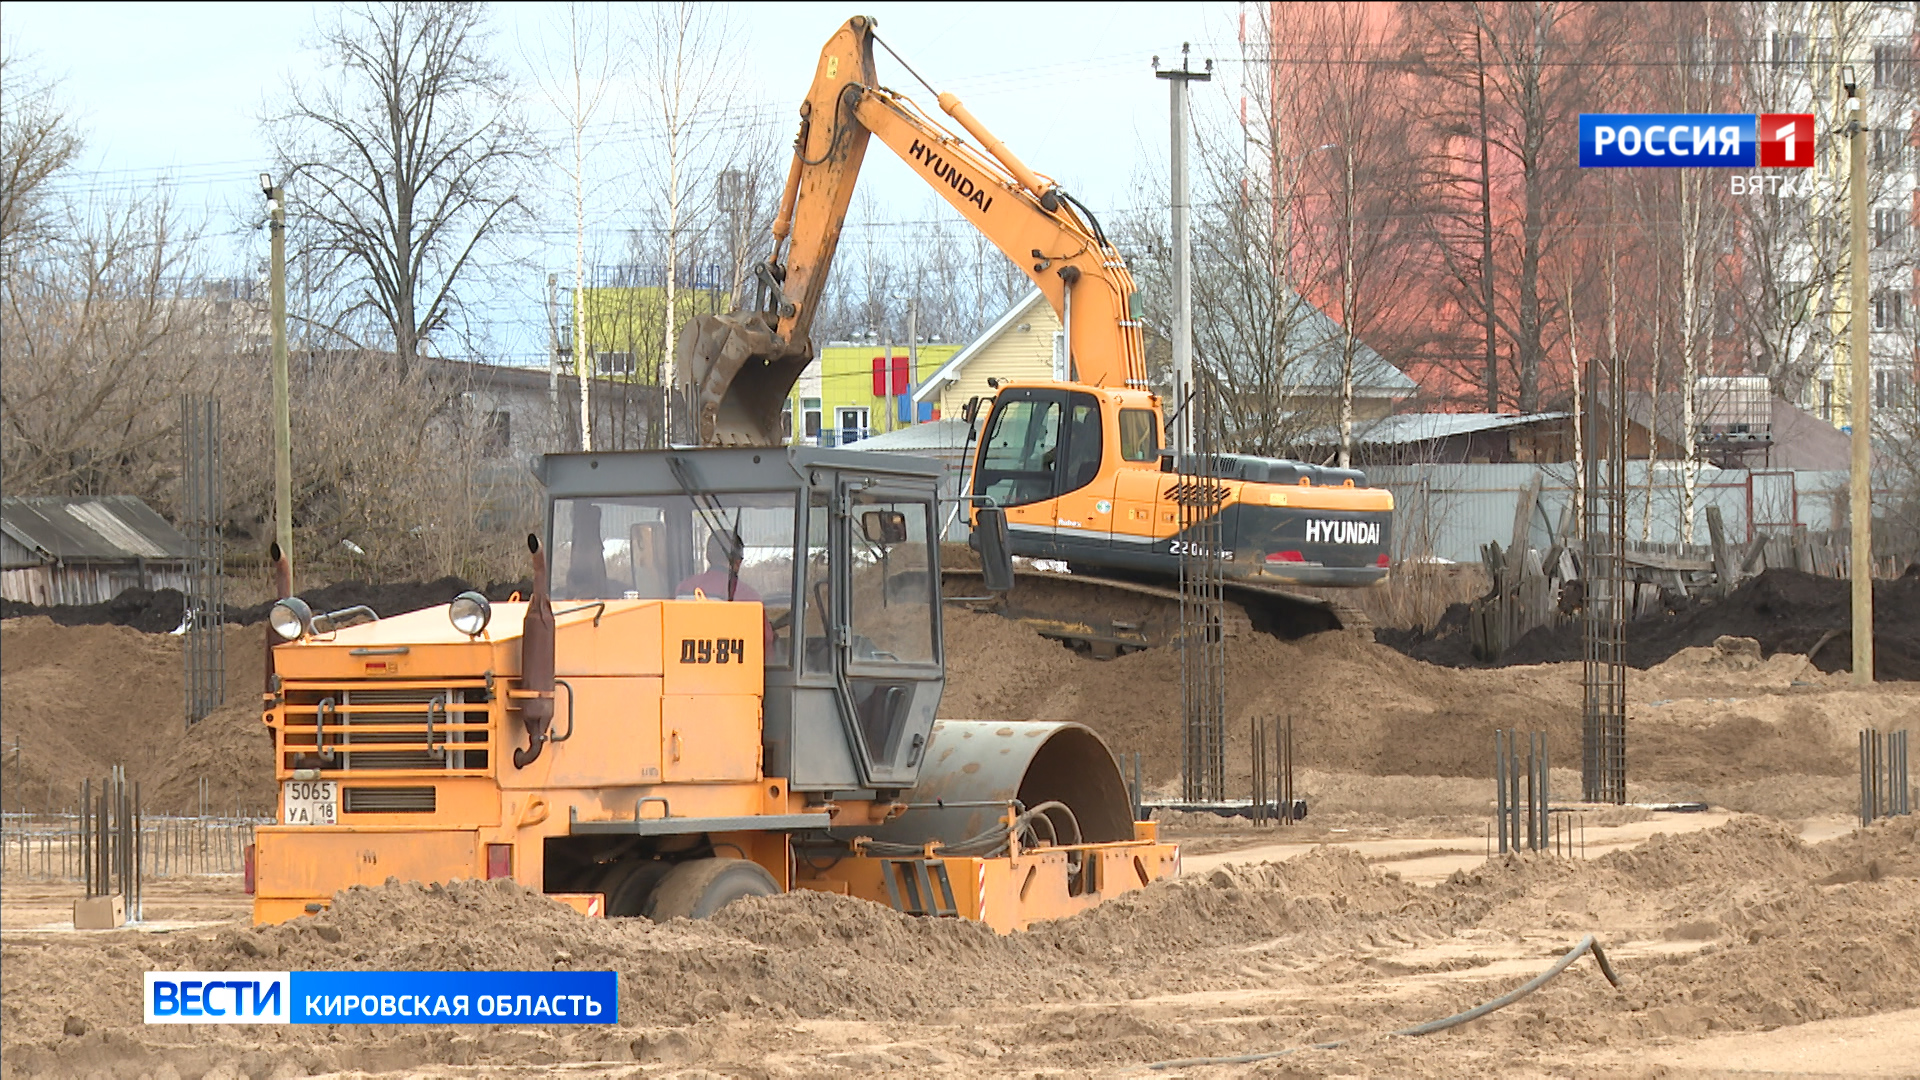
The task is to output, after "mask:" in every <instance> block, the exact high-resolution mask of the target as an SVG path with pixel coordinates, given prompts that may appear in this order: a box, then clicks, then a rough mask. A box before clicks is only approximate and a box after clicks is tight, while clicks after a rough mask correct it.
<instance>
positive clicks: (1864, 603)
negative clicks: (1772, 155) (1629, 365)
mask: <svg viewBox="0 0 1920 1080" xmlns="http://www.w3.org/2000/svg"><path fill="white" fill-rule="evenodd" d="M1841 83H1842V85H1844V86H1845V87H1846V91H1847V144H1848V145H1847V151H1848V160H1847V188H1848V196H1849V198H1848V201H1849V202H1850V203H1851V204H1852V211H1853V222H1852V229H1851V232H1852V238H1851V239H1852V248H1853V251H1852V259H1851V260H1850V262H1851V267H1850V269H1849V270H1848V275H1849V278H1850V280H1849V281H1848V285H1849V286H1850V288H1849V289H1848V294H1849V296H1848V301H1847V354H1848V355H1847V359H1848V362H1849V363H1848V367H1849V368H1850V369H1851V377H1850V378H1849V379H1848V382H1849V384H1850V385H1849V386H1848V388H1847V398H1848V402H1847V403H1848V405H1849V406H1850V409H1849V411H1850V412H1851V413H1852V416H1853V431H1852V436H1853V438H1852V449H1853V462H1852V475H1851V477H1850V478H1849V479H1850V481H1851V483H1850V485H1849V489H1848V496H1847V508H1848V511H1849V514H1850V516H1851V517H1852V519H1853V521H1852V526H1853V529H1852V532H1853V550H1852V552H1851V555H1852V558H1851V560H1850V566H1851V571H1852V572H1851V574H1850V575H1849V576H1851V577H1852V579H1853V681H1854V682H1856V683H1860V684H1868V683H1871V682H1873V483H1872V465H1873V454H1872V450H1873V413H1872V405H1873V397H1872V392H1871V391H1872V383H1873V363H1872V358H1871V357H1870V356H1869V355H1868V353H1867V302H1868V301H1867V286H1868V270H1869V267H1868V264H1867V123H1866V120H1867V108H1866V102H1865V101H1864V100H1862V98H1861V97H1860V88H1859V85H1858V84H1857V83H1856V82H1855V80H1854V74H1853V67H1852V65H1848V66H1847V67H1846V68H1844V69H1842V74H1841Z"/></svg>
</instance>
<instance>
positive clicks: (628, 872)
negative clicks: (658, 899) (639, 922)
mask: <svg viewBox="0 0 1920 1080" xmlns="http://www.w3.org/2000/svg"><path fill="white" fill-rule="evenodd" d="M672 870H673V864H672V863H665V862H661V861H660V860H658V859H621V860H620V861H619V862H616V863H614V864H613V865H612V866H609V867H607V871H606V873H604V874H602V875H601V876H600V884H599V886H598V888H597V891H598V892H600V893H601V894H603V895H604V896H605V897H606V901H607V915H608V916H609V917H616V916H618V917H626V918H634V917H636V916H640V915H644V914H646V910H645V909H646V905H647V900H648V898H649V897H651V896H652V895H653V891H654V889H655V888H656V887H658V886H659V884H660V882H661V881H662V880H663V879H665V878H666V876H667V874H668V873H669V872H671V871H672Z"/></svg>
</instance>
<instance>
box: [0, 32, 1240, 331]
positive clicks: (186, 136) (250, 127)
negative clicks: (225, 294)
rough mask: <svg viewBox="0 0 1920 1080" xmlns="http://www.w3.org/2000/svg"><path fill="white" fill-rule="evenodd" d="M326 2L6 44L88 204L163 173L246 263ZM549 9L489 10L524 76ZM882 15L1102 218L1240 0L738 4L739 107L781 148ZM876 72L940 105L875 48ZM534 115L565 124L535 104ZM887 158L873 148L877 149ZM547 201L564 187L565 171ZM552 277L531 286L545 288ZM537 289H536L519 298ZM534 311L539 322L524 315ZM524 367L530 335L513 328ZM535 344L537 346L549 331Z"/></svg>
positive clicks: (896, 166) (918, 56) (497, 306)
mask: <svg viewBox="0 0 1920 1080" xmlns="http://www.w3.org/2000/svg"><path fill="white" fill-rule="evenodd" d="M328 7H329V5H324V4H311V3H278V4H82V3H62V4H53V3H11V2H9V3H6V4H4V5H3V6H0V35H4V38H5V43H6V47H7V49H8V51H9V52H10V53H15V54H21V53H24V54H27V55H29V56H31V57H32V59H33V60H34V61H35V62H36V63H37V65H38V66H39V67H40V68H41V69H42V70H44V71H45V72H47V73H49V74H52V75H55V76H58V77H60V78H62V79H63V80H64V88H63V89H64V94H65V96H66V98H67V100H68V101H69V102H70V103H71V104H72V106H73V107H74V108H75V111H76V112H77V114H78V116H79V117H80V120H81V124H82V126H83V128H84V130H85V132H86V134H87V139H88V145H87V152H86V154H85V156H84V158H83V159H82V162H81V164H80V167H79V169H78V170H77V171H76V173H75V175H74V176H72V177H70V178H69V180H68V185H69V186H70V187H72V188H74V189H76V190H80V191H92V190H110V189H114V188H120V187H123V186H127V185H137V186H145V185H147V184H150V183H151V182H153V181H154V180H156V179H159V178H162V177H164V178H167V179H169V180H170V181H171V182H172V183H173V185H174V186H175V188H176V190H177V191H178V193H179V197H180V200H181V202H182V204H183V205H185V206H187V207H189V208H195V209H198V210H201V211H203V212H205V213H206V214H207V215H208V218H209V220H208V224H209V225H210V226H211V227H213V228H214V229H216V230H223V231H225V232H226V234H227V235H228V237H230V241H229V243H230V244H231V252H232V254H231V255H230V256H229V257H230V258H231V259H232V260H233V261H234V262H235V263H238V264H241V267H236V270H235V271H234V272H239V270H240V269H241V268H242V267H244V264H245V263H246V262H247V261H248V259H247V256H248V255H249V253H253V252H256V251H259V252H263V251H264V240H263V238H261V237H260V236H258V235H257V234H255V233H254V232H253V230H252V229H250V228H246V227H245V219H246V218H247V217H248V216H249V215H253V214H255V213H257V211H258V206H259V201H260V200H259V195H258V186H257V181H256V179H255V178H256V177H257V175H258V174H259V173H260V172H261V171H262V169H264V168H265V167H266V166H267V164H268V161H269V155H268V152H267V149H266V144H265V141H264V139H263V137H262V133H261V129H260V125H259V121H258V117H259V116H260V114H261V112H262V110H263V108H264V107H265V104H266V103H267V102H268V101H270V100H272V99H273V98H274V97H276V96H277V95H278V93H279V92H280V90H281V88H282V87H284V86H285V84H286V80H287V79H288V77H289V75H292V74H296V73H299V72H301V71H304V70H307V69H310V68H313V67H315V66H316V64H317V61H318V57H317V56H316V54H315V53H313V52H312V51H311V50H310V49H309V47H308V46H309V45H310V43H311V40H312V36H313V27H314V24H315V19H316V16H318V15H322V14H325V13H326V9H327V8H328ZM554 8H555V5H541V4H530V3H507V4H498V5H495V6H494V9H493V21H494V24H495V27H496V30H497V32H498V36H497V37H496V39H495V41H494V47H495V50H496V53H497V54H498V55H499V56H500V57H501V59H502V60H504V61H506V62H507V63H508V64H509V65H510V66H511V67H512V68H513V69H514V70H515V71H516V72H517V73H520V74H525V73H526V72H527V71H528V70H529V68H530V66H531V65H530V61H531V60H537V56H530V55H529V52H530V51H537V49H538V42H539V41H540V40H541V39H542V31H543V30H544V29H545V28H546V27H547V26H549V25H550V22H551V18H552V13H553V11H554ZM856 12H864V13H865V14H869V15H872V16H874V17H875V18H877V19H878V21H879V32H880V36H881V37H882V38H883V39H884V40H885V41H886V42H887V43H888V44H890V45H892V46H893V48H894V49H895V50H897V51H898V52H899V53H900V55H901V56H902V57H904V58H905V59H906V60H907V62H908V63H911V64H912V65H913V66H914V68H915V69H916V70H917V71H918V72H919V73H920V74H921V75H922V76H924V77H925V78H926V79H927V80H928V81H930V82H931V83H933V85H934V86H936V87H938V88H939V89H941V90H951V91H953V92H954V93H957V94H959V95H960V96H961V97H962V98H963V99H964V100H965V101H966V102H967V104H968V105H969V107H970V108H972V110H973V111H974V113H975V115H977V116H979V117H980V118H981V120H982V121H983V122H985V123H986V124H987V125H988V126H989V127H991V128H992V129H993V130H994V131H995V133H996V134H998V135H1000V137H1001V138H1003V139H1004V140H1006V142H1007V144H1008V145H1009V146H1010V147H1012V148H1013V149H1014V151H1015V152H1016V153H1018V154H1020V155H1021V156H1022V157H1023V158H1024V159H1025V160H1026V161H1027V162H1028V163H1029V164H1030V165H1032V166H1033V167H1034V168H1036V169H1039V170H1040V171H1042V172H1046V173H1049V174H1051V175H1053V176H1054V177H1056V178H1057V179H1058V180H1060V181H1061V182H1062V183H1063V184H1065V185H1066V186H1067V187H1068V189H1069V190H1072V191H1074V192H1075V193H1077V194H1079V195H1080V196H1081V197H1082V199H1083V200H1084V201H1086V202H1087V203H1088V204H1089V205H1090V206H1092V207H1093V208H1095V209H1096V210H1104V211H1109V212H1111V211H1114V210H1116V209H1119V208H1122V207H1128V206H1133V205H1136V204H1137V203H1138V201H1139V200H1138V196H1137V195H1136V194H1135V193H1134V188H1135V185H1134V181H1135V180H1136V179H1137V178H1138V177H1139V176H1140V175H1141V174H1142V172H1143V170H1145V169H1149V168H1153V169H1157V168H1160V167H1161V163H1163V162H1164V160H1165V155H1166V145H1167V137H1168V136H1167V88H1166V83H1165V82H1164V81H1162V80H1159V79H1156V78H1154V77H1153V72H1152V67H1151V57H1153V56H1154V55H1155V54H1158V55H1159V56H1160V57H1161V58H1162V60H1163V62H1167V63H1171V62H1172V61H1173V59H1174V58H1176V57H1177V56H1178V54H1179V49H1180V43H1181V42H1182V41H1191V42H1193V43H1194V49H1195V55H1196V56H1197V57H1198V56H1216V57H1219V58H1220V59H1222V60H1223V61H1224V60H1227V59H1229V58H1231V57H1232V56H1233V55H1234V54H1235V51H1236V49H1235V46H1234V44H1233V38H1234V32H1233V30H1234V20H1235V19H1236V5H1234V4H1232V3H1206V4H1199V3H1190V4H1170V3H1153V4H1102V5H1092V4H1031V3H1022V4H991V3H941V4H931V3H927V4H913V3H869V4H865V5H861V6H857V7H856V6H851V5H843V4H819V3H782V4H736V5H733V7H732V14H733V16H734V18H735V21H736V22H737V23H739V24H740V25H742V26H743V27H744V29H745V32H744V34H743V35H742V37H743V40H742V44H741V49H742V52H743V55H744V57H745V60H746V64H745V70H744V71H743V72H742V73H741V80H740V81H741V84H742V90H743V92H744V94H745V95H746V96H747V97H748V98H749V99H750V100H752V101H754V102H757V103H760V104H762V105H764V106H765V107H766V108H768V109H769V110H771V111H772V115H775V116H779V117H782V119H781V121H780V127H781V129H782V132H783V134H782V136H781V140H782V142H784V141H786V139H787V138H788V136H787V135H786V134H785V131H786V130H787V129H788V128H789V127H790V125H791V123H792V121H793V118H794V117H795V116H797V113H795V112H793V111H792V110H794V109H797V107H798V104H799V101H800V98H801V96H802V94H803V93H804V92H805V89H806V86H807V81H808V80H809V79H810V78H811V76H812V71H813V66H814V62H815V60H816V58H817V57H818V55H819V50H820V46H821V45H822V44H823V43H824V42H825V41H826V39H827V38H828V37H829V36H830V35H831V34H832V33H833V31H834V30H835V29H836V28H837V27H838V26H839V24H840V23H841V22H842V21H844V20H845V19H846V18H847V17H848V16H849V15H852V14H854V13H856ZM879 65H880V73H881V79H882V81H883V82H884V83H886V84H887V85H889V86H892V87H894V88H895V89H898V90H901V91H903V92H905V93H907V94H908V95H909V96H912V97H914V98H915V99H916V100H918V101H920V102H921V103H922V105H923V106H924V107H926V108H928V109H929V110H933V109H934V108H935V104H934V102H933V101H932V100H930V97H931V95H928V94H927V93H926V92H925V91H924V89H922V88H921V87H920V86H919V85H918V84H917V83H915V82H914V81H913V79H912V77H911V76H909V75H908V74H907V73H906V72H904V71H902V70H901V69H900V68H899V65H898V64H896V63H894V61H893V60H892V59H891V58H890V57H887V56H885V55H884V53H882V55H881V58H880V60H879ZM528 94H529V100H528V113H529V116H530V117H531V118H532V119H533V120H534V121H535V122H536V123H539V124H540V125H541V126H543V127H547V128H556V127H559V126H560V125H558V124H557V123H556V121H555V119H554V117H553V116H552V114H551V113H548V114H546V115H544V116H543V115H541V108H542V106H541V105H540V103H539V102H538V100H537V97H535V96H534V92H533V91H532V90H531V89H530V88H529V91H528ZM875 145H876V149H877V148H878V144H877V143H876V144H875ZM867 162H868V164H867V168H866V175H864V176H863V178H862V184H863V187H865V188H867V189H869V190H871V191H872V192H873V193H874V194H875V195H876V196H877V197H878V198H879V200H880V201H881V202H882V203H883V204H884V208H885V210H886V211H887V214H888V216H890V217H896V218H910V217H916V216H920V215H921V214H922V213H923V212H924V211H925V209H926V204H927V195H928V189H927V188H925V187H924V186H923V185H922V184H921V183H920V182H919V180H918V179H916V178H915V177H914V176H913V175H912V174H911V173H909V172H908V171H907V170H906V167H905V166H904V165H902V164H900V163H899V162H898V161H896V160H895V159H893V158H892V156H891V155H889V154H886V153H885V152H884V151H882V152H876V153H869V154H868V156H867ZM554 189H555V190H554V192H553V193H552V194H554V195H557V194H558V193H559V192H561V191H563V190H564V189H565V181H564V178H563V177H560V176H557V175H556V177H555V184H554ZM571 247H572V245H571V243H561V242H560V241H558V240H555V242H554V244H553V250H551V251H547V250H544V249H536V250H535V251H533V252H531V253H530V254H531V256H532V259H533V261H536V262H539V263H543V264H545V265H547V266H551V267H553V268H555V269H561V268H570V267H571V263H572V258H571ZM544 277H545V274H544V273H540V274H538V275H532V277H531V279H532V280H535V281H544ZM538 291H539V290H538V289H537V288H534V287H529V288H527V289H526V290H524V295H525V296H532V295H535V294H537V292H538ZM489 306H490V307H492V308H493V309H494V310H495V312H496V315H495V316H494V318H495V319H496V320H497V321H499V322H501V323H503V324H505V323H511V322H513V321H515V320H518V319H521V318H525V317H529V314H530V313H528V312H526V311H525V309H524V307H523V301H522V300H519V299H515V298H512V297H503V298H501V299H500V300H499V301H498V302H496V303H493V304H491V305H489ZM532 314H535V315H537V313H532ZM501 330H502V332H503V334H504V336H505V337H506V338H512V339H516V340H514V341H513V342H512V344H511V345H510V346H508V343H507V342H506V341H505V340H503V341H502V342H501V344H502V346H503V347H504V348H503V351H507V352H511V353H514V354H516V355H518V354H520V353H521V351H522V350H523V348H524V347H525V344H526V343H525V341H524V340H518V339H520V338H521V337H522V335H520V334H518V333H514V332H512V331H510V330H508V328H507V327H506V326H505V325H503V326H502V327H501ZM542 336H544V335H542Z"/></svg>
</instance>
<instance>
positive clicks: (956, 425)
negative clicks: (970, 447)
mask: <svg viewBox="0 0 1920 1080" xmlns="http://www.w3.org/2000/svg"><path fill="white" fill-rule="evenodd" d="M967 427H968V424H967V422H966V421H965V420H961V419H958V418H945V419H940V420H926V421H922V422H921V423H918V424H909V425H907V426H906V427H903V428H900V429H898V430H896V431H889V432H886V433H885V434H882V435H869V436H868V437H866V438H864V439H861V440H860V441H859V442H853V443H848V444H847V449H849V450H879V451H882V452H885V453H891V454H939V453H943V452H944V453H954V454H958V453H961V452H963V451H964V450H966V448H967Z"/></svg>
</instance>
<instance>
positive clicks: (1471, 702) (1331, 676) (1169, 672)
mask: <svg viewBox="0 0 1920 1080" xmlns="http://www.w3.org/2000/svg"><path fill="white" fill-rule="evenodd" d="M946 633H947V656H948V683H947V693H946V696H945V697H944V698H943V699H942V701H941V706H940V713H941V715H942V716H947V717H952V718H955V719H963V718H969V717H983V716H986V717H1005V718H1007V719H1012V720H1078V721H1080V722H1081V723H1084V724H1086V725H1087V726H1089V727H1091V728H1093V729H1094V730H1095V731H1098V732H1099V733H1100V734H1101V735H1102V736H1103V737H1104V738H1105V739H1106V740H1107V742H1108V744H1109V745H1110V746H1111V747H1112V748H1113V749H1114V751H1115V752H1116V753H1130V752H1137V753H1140V754H1141V755H1142V757H1143V759H1144V762H1145V772H1146V774H1147V776H1148V778H1149V780H1150V781H1151V782H1153V783H1164V782H1166V781H1168V780H1170V779H1172V778H1173V777H1174V776H1175V775H1176V774H1177V772H1178V769H1179V763H1180V746H1181V731H1180V723H1179V716H1180V679H1181V674H1180V655H1179V653H1178V652H1175V651H1173V650H1170V649H1156V650H1149V651H1146V652H1139V653H1132V654H1130V655H1127V656H1123V657H1121V658H1119V659H1117V660H1110V661H1098V660H1088V659H1084V658H1081V657H1079V656H1077V655H1075V654H1074V653H1072V652H1070V651H1069V650H1067V649H1064V648H1061V647H1059V646H1057V645H1055V644H1053V643H1051V642H1049V641H1047V640H1046V639H1044V638H1042V637H1040V636H1039V635H1037V634H1035V633H1033V632H1032V631H1031V630H1028V629H1027V628H1025V627H1023V626H1020V625H1019V624H1016V623H1012V622H1008V621H1007V620H1005V619H1001V618H998V617H996V616H992V615H982V614H977V613H974V612H967V611H952V610H950V611H949V612H948V613H947V620H946ZM1227 678H1228V683H1229V685H1230V687H1231V688H1232V689H1231V690H1230V692H1229V694H1228V699H1227V705H1228V710H1229V716H1228V728H1227V739H1228V746H1229V754H1230V756H1231V757H1233V758H1234V759H1235V760H1238V761H1244V759H1245V755H1246V745H1247V740H1248V738H1249V730H1250V729H1249V723H1250V721H1251V720H1252V718H1253V717H1255V716H1264V717H1272V718H1277V717H1283V716H1286V715H1289V714H1291V715H1292V716H1293V717H1294V721H1295V736H1294V738H1295V752H1296V755H1297V756H1298V760H1299V761H1300V762H1301V763H1302V764H1311V765H1313V766H1315V767H1317V768H1325V769H1341V770H1353V771H1359V772H1365V773H1371V774H1375V775H1389V774H1394V773H1419V774H1427V775H1441V776H1452V775H1474V776H1478V775H1483V774H1484V773H1485V772H1486V771H1487V767H1488V766H1487V758H1488V752H1487V750H1486V747H1487V746H1490V745H1491V741H1492V732H1493V729H1494V728H1496V727H1513V726H1522V727H1533V728H1535V729H1538V728H1540V727H1547V728H1548V729H1549V730H1552V731H1554V732H1555V733H1556V737H1557V738H1564V739H1574V738H1577V735H1578V703H1577V700H1576V699H1575V698H1573V697H1571V696H1570V695H1569V694H1568V692H1567V687H1566V686H1565V685H1564V684H1563V683H1556V682H1555V681H1553V680H1550V679H1540V678H1533V677H1521V678H1517V679H1516V678H1514V677H1511V676H1493V677H1491V678H1489V677H1488V673H1481V672H1463V671H1455V670H1450V669H1445V668H1438V667H1434V666H1432V665H1428V664H1422V663H1419V662H1417V661H1414V660H1410V659H1408V658H1407V657H1405V656H1402V655H1400V654H1398V653H1396V652H1394V651H1392V650H1390V649H1386V648H1381V647H1379V646H1375V645H1373V644H1371V643H1369V642H1366V641H1363V640H1360V639H1359V638H1357V637H1355V636H1354V635H1350V634H1338V633H1335V634H1320V635H1316V636H1314V637H1310V638H1306V639H1303V640H1300V641H1292V642H1289V641H1280V640H1278V639H1276V638H1271V637H1267V636H1265V635H1255V636H1252V637H1249V638H1241V639H1235V640H1232V641H1229V642H1228V647H1227ZM1481 736H1484V738H1482V737H1481ZM1242 767H1243V768H1244V766H1242Z"/></svg>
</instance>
